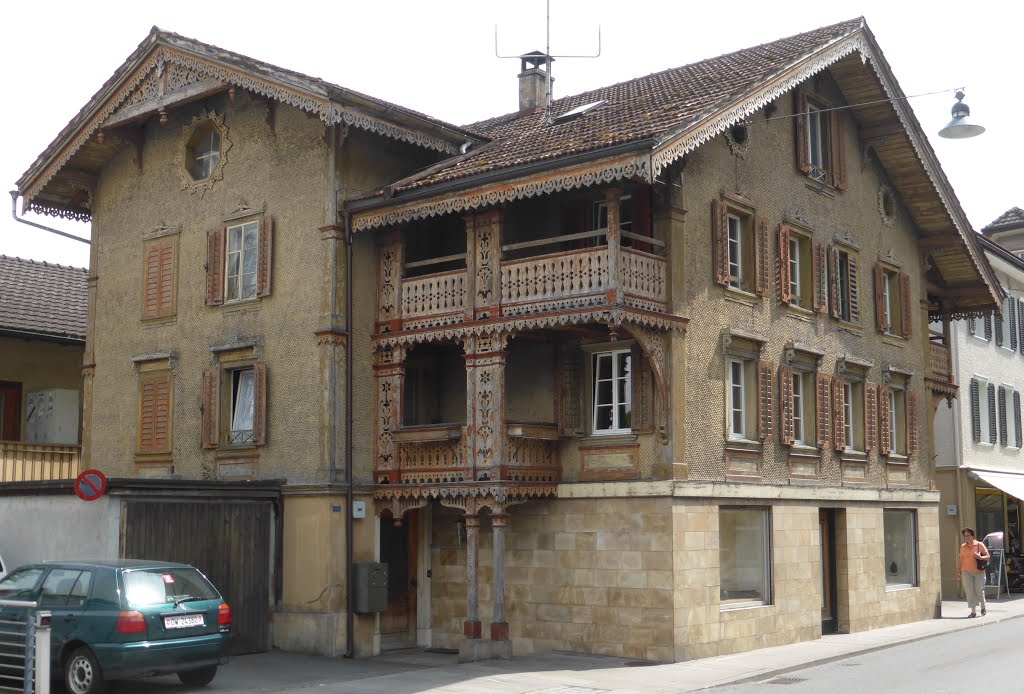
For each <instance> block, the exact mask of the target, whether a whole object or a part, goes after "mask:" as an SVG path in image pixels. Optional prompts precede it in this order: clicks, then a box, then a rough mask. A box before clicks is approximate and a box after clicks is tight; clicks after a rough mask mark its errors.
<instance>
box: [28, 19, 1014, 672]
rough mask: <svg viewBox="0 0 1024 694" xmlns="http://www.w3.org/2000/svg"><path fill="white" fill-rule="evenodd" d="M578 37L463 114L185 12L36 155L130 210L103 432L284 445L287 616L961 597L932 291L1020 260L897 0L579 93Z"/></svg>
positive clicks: (108, 214)
mask: <svg viewBox="0 0 1024 694" xmlns="http://www.w3.org/2000/svg"><path fill="white" fill-rule="evenodd" d="M545 63H546V60H545V57H544V56H543V55H541V56H537V55H528V56H524V60H523V72H522V74H521V75H520V84H519V92H520V97H521V106H522V108H521V110H520V111H519V112H517V113H512V114H508V115H506V116H502V117H499V118H495V119H492V120H489V121H484V122H481V123H477V124H474V125H471V126H467V127H463V128H460V127H456V126H452V125H449V124H445V123H442V122H439V121H436V120H434V119H430V118H428V117H426V116H423V115H421V114H418V113H415V112H412V111H409V110H407V109H403V108H401V107H398V106H395V105H393V104H388V103H385V102H381V101H378V100H376V99H373V98H371V97H367V96H365V95H361V94H357V93H355V92H351V91H349V90H345V89H343V88H341V87H337V86H335V85H331V84H328V83H325V82H323V81H321V80H316V79H313V78H309V77H305V76H302V75H298V74H296V73H292V72H289V71H286V70H282V69H279V68H275V67H273V66H269V65H266V64H263V63H259V62H257V61H254V60H251V59H248V58H244V57H242V56H238V55H236V54H232V53H229V52H227V51H223V50H221V49H216V48H214V47H212V46H208V45H205V44H201V43H198V42H196V41H193V40H191V39H186V38H183V37H180V36H176V35H173V34H168V33H166V32H162V31H159V30H154V32H153V33H152V34H151V35H150V37H149V38H148V39H147V40H146V41H145V42H143V44H141V45H140V47H139V49H138V51H136V53H135V54H133V56H132V57H130V58H129V60H128V61H127V62H126V63H125V65H124V66H122V67H121V68H120V69H119V70H118V71H117V73H115V75H114V76H113V77H112V78H111V80H110V81H108V83H107V85H105V86H104V88H103V89H102V90H101V91H100V93H98V94H97V95H96V97H94V99H93V100H92V101H91V102H90V103H89V104H88V105H87V106H86V108H85V109H83V111H82V112H81V113H80V114H79V116H78V117H76V119H75V120H74V121H72V123H71V124H70V125H69V126H68V128H66V129H65V131H64V132H62V133H61V134H60V135H59V136H58V138H57V140H55V141H54V143H53V144H52V145H51V146H50V148H48V149H47V151H46V152H44V154H43V155H42V156H41V157H40V159H39V160H38V161H37V162H36V163H35V164H34V165H33V167H32V168H31V169H30V170H29V171H28V172H27V173H26V174H25V175H24V176H23V178H22V179H21V180H20V181H19V182H18V186H19V190H20V192H21V193H22V195H23V196H24V200H25V207H26V208H27V209H32V210H36V211H40V212H43V213H49V214H58V215H64V216H73V217H78V218H84V219H91V220H92V223H93V251H92V262H91V265H90V267H91V273H92V274H91V284H90V314H89V319H90V325H89V332H88V336H89V338H88V341H87V345H86V355H85V362H86V381H85V384H86V387H85V417H86V422H87V427H86V437H85V443H84V456H85V459H86V462H87V463H88V464H89V465H91V466H95V467H101V468H103V469H105V470H109V471H110V472H111V473H114V474H117V475H140V476H154V477H168V476H182V477H186V478H206V477H209V478H214V479H216V480H235V481H238V480H245V479H261V480H273V479H283V480H284V481H285V482H284V488H283V498H282V500H281V504H280V506H279V507H275V508H279V510H280V515H279V516H277V520H276V521H275V520H273V519H269V518H268V519H265V520H260V521H257V520H254V521H253V524H252V525H251V526H247V527H248V529H247V530H246V531H245V532H246V533H248V534H241V535H239V536H238V537H241V538H243V545H244V544H245V542H246V541H248V539H250V538H251V539H252V541H253V543H254V546H255V547H257V548H258V549H259V551H260V552H264V551H265V552H267V554H266V555H265V556H266V558H267V562H266V565H270V566H273V567H274V574H273V576H272V580H271V582H270V586H272V588H271V590H268V591H267V593H269V594H270V595H271V596H272V598H271V600H272V603H273V605H272V606H273V610H274V614H273V634H272V637H273V642H274V643H275V644H276V645H278V646H280V647H282V648H289V649H302V650H310V651H316V652H321V653H328V654H337V653H341V652H345V651H346V650H347V649H348V648H349V647H351V648H352V650H353V652H354V653H356V654H360V655H361V654H369V653H374V652H377V651H378V650H379V649H381V648H386V647H391V646H397V645H409V644H419V645H432V646H434V647H457V648H459V649H460V650H461V652H462V654H463V655H464V657H467V658H473V657H486V656H489V655H502V654H507V653H509V652H516V653H524V652H529V651H534V650H541V649H552V648H557V649H568V650H577V651H587V652H593V653H607V654H615V655H623V656H627V657H633V658H643V659H648V660H657V661H672V660H683V659H689V658H695V657H701V656H706V655H713V654H718V653H730V652H737V651H743V650H748V649H752V648H758V647H762V646H767V645H774V644H780V643H788V642H793V641H799V640H806V639H812V638H816V637H818V636H820V634H821V633H822V631H823V630H828V629H839V630H843V631H858V630H862V629H869V628H873V627H877V626H883V625H888V624H896V623H902V622H908V621H913V620H917V619H925V618H929V617H931V616H933V614H934V612H935V610H936V608H937V604H938V602H937V601H938V599H939V579H940V570H939V547H938V514H937V502H938V494H937V493H936V492H935V491H934V490H933V487H932V480H933V477H932V468H931V464H930V461H931V459H932V453H933V445H932V437H931V431H930V429H929V425H930V422H931V411H932V410H931V409H930V408H931V407H932V406H933V402H934V401H936V400H937V399H939V398H940V397H945V396H946V395H952V394H955V387H954V386H953V385H952V384H951V383H950V379H949V375H948V368H947V369H946V372H947V373H942V374H940V373H936V372H934V371H933V370H930V366H929V365H930V355H929V333H928V330H927V325H928V321H929V320H934V321H941V322H943V324H946V323H948V321H949V319H950V318H951V317H957V316H958V315H960V314H963V315H967V314H976V313H980V312H983V311H988V310H991V309H993V308H994V307H995V306H996V302H997V300H998V294H997V292H998V289H997V288H996V285H995V283H994V281H993V280H992V278H991V276H990V274H989V273H990V272H991V271H990V269H989V268H988V266H987V264H986V262H985V260H984V257H983V256H982V255H981V254H980V253H979V252H978V250H977V249H976V248H975V241H974V239H973V235H972V233H971V229H970V226H969V224H968V223H967V221H966V219H965V217H964V215H963V211H962V210H961V209H960V206H959V203H958V202H957V200H956V198H955V196H954V195H953V193H952V192H951V189H950V187H949V183H948V181H946V179H945V177H944V175H943V173H942V171H941V168H940V167H939V165H938V162H937V161H936V159H935V157H934V154H933V153H932V151H931V149H930V147H929V146H928V143H927V139H926V138H925V136H924V135H923V133H922V132H921V130H920V126H919V124H918V123H917V121H916V119H915V118H914V116H913V114H912V113H911V112H910V111H909V110H908V108H907V106H906V103H905V101H904V100H903V99H902V92H901V90H900V88H899V85H898V84H897V83H896V82H895V79H894V78H893V77H892V74H891V70H890V69H889V67H888V65H887V64H886V63H885V61H884V59H883V57H882V55H881V52H880V50H879V48H878V46H877V45H876V44H875V41H874V38H873V36H872V35H871V33H870V32H869V31H868V29H867V27H866V26H865V24H864V22H863V20H860V19H858V20H854V21H851V22H845V23H842V24H837V25H834V26H830V27H825V28H822V29H818V30H815V31H812V32H808V33H805V34H800V35H798V36H794V37H791V38H788V39H783V40H780V41H776V42H774V43H771V44H765V45H763V46H759V47H756V48H752V49H748V50H745V51H739V52H737V53H733V54H730V55H727V56H722V57H720V58H715V59H712V60H708V61H703V62H701V63H697V64H695V65H691V66H687V67H684V68H679V69H675V70H668V71H665V72H662V73H658V74H656V75H651V76H648V77H644V78H640V79H637V80H632V81H630V82H625V83H622V84H620V85H616V86H613V87H608V88H606V89H601V90H596V91H594V92H589V93H586V94H581V95H577V96H575V97H568V98H564V99H559V100H556V101H555V102H554V103H553V105H552V111H551V114H550V116H551V118H550V120H549V119H548V118H546V114H545V113H544V112H543V103H544V101H545V99H544V91H543V89H544V87H543V85H544V84H545V82H546V79H545V77H546V75H545V68H546V64H545ZM512 86H513V85H511V84H510V88H512ZM887 96H888V97H893V98H892V100H887ZM836 107H840V108H836ZM790 162H792V164H791V163H790ZM708 210H710V211H711V214H710V215H709V214H708V213H707V211H708ZM709 258H710V259H712V262H711V263H709ZM271 277H272V279H273V281H271ZM872 293H873V298H874V301H872V299H871V298H870V297H872ZM776 403H778V404H776ZM99 413H102V415H103V416H102V418H101V417H99V416H98V415H99ZM922 426H923V427H924V428H923V429H922ZM214 487H215V485H211V489H212V488H214ZM210 493H211V494H212V493H213V492H210ZM165 505H166V506H172V504H165ZM362 509H366V512H365V516H366V517H365V518H364V517H363V510H362ZM353 516H356V518H355V519H354V520H353V519H352V517H353ZM164 518H165V522H164V523H163V525H162V526H161V527H162V528H163V529H164V530H163V533H164V534H167V528H174V527H177V525H178V524H180V525H181V527H188V528H194V527H195V526H194V524H193V525H186V524H187V523H191V522H193V519H191V518H187V517H185V516H184V515H182V516H181V518H180V521H179V523H178V524H176V523H174V522H168V521H167V520H166V519H167V518H170V516H165V517H164ZM140 522H142V521H141V520H140ZM219 522H220V521H219V520H217V519H214V520H213V521H212V523H213V524H214V526H215V527H219V526H216V524H217V523H219ZM132 527H133V523H132V522H131V521H129V522H127V523H126V530H125V532H126V533H131V532H133V531H132ZM151 529H152V528H151ZM154 532H157V531H155V530H154ZM187 540H188V538H184V539H183V540H182V544H181V546H180V547H179V548H178V550H179V551H182V552H184V551H187V547H186V545H187V544H188V542H187ZM349 553H350V554H349ZM260 556H264V555H262V554H261V555H260ZM350 557H353V558H354V559H356V560H380V561H384V562H387V563H388V565H389V569H390V575H389V583H388V599H387V608H386V609H385V610H383V611H382V612H379V613H378V612H377V611H376V609H377V608H376V607H375V605H374V604H373V603H374V595H373V594H372V593H373V591H372V590H371V591H370V594H369V595H365V594H364V593H363V592H362V590H361V588H363V587H366V586H367V583H359V582H360V581H362V580H363V577H365V576H366V575H367V574H368V573H369V574H373V571H372V570H373V566H368V565H363V564H360V565H359V566H358V567H355V568H357V569H358V570H354V571H353V572H352V573H351V574H350V573H349V570H348V564H349V558H350ZM232 561H233V560H232ZM258 563H259V562H257V564H258ZM349 586H351V587H352V590H349ZM267 593H265V594H267ZM364 598H365V599H364Z"/></svg>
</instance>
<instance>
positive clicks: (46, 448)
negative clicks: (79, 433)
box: [0, 441, 82, 482]
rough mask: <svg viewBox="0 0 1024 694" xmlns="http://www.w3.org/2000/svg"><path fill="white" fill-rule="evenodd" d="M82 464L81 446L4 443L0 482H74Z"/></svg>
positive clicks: (0, 443)
mask: <svg viewBox="0 0 1024 694" xmlns="http://www.w3.org/2000/svg"><path fill="white" fill-rule="evenodd" d="M81 463H82V447H81V446H51V445H47V444H42V443H25V442H20V441H0V482H30V481H40V480H67V479H74V478H75V477H77V476H78V473H79V472H81V470H80V468H81Z"/></svg>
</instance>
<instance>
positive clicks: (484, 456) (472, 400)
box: [463, 333, 508, 480]
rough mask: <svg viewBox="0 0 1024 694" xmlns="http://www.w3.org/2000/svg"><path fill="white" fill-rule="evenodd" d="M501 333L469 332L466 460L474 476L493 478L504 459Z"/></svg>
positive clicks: (482, 478)
mask: <svg viewBox="0 0 1024 694" xmlns="http://www.w3.org/2000/svg"><path fill="white" fill-rule="evenodd" d="M507 340H508V336H507V335H505V334H502V333H488V334H486V335H479V336H478V335H470V336H469V337H467V338H466V339H465V342H464V343H463V344H464V347H465V350H466V427H465V430H464V432H463V433H464V437H463V438H464V441H465V444H466V453H465V455H466V463H467V464H468V465H470V466H472V474H473V479H474V480H494V479H497V478H498V470H499V469H500V466H501V464H502V461H503V460H504V459H505V358H506V356H507V355H506V352H505V343H506V342H507Z"/></svg>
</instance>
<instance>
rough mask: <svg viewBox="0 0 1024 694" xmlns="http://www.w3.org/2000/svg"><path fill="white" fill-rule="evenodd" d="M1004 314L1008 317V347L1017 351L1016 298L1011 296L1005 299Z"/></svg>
mask: <svg viewBox="0 0 1024 694" xmlns="http://www.w3.org/2000/svg"><path fill="white" fill-rule="evenodd" d="M1006 314H1007V315H1008V316H1009V317H1010V349H1012V350H1013V351H1014V352H1016V351H1017V300H1016V299H1014V298H1013V297H1007V299H1006Z"/></svg>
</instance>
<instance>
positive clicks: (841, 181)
mask: <svg viewBox="0 0 1024 694" xmlns="http://www.w3.org/2000/svg"><path fill="white" fill-rule="evenodd" d="M829 133H830V135H831V136H832V137H831V143H830V145H831V151H830V152H829V164H831V167H830V168H831V171H830V172H829V173H830V178H831V179H832V185H833V186H835V187H836V189H838V190H846V130H845V122H844V121H843V114H842V111H832V122H831V123H830V124H829Z"/></svg>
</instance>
